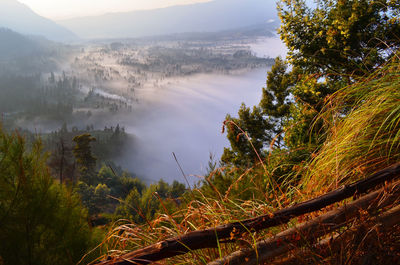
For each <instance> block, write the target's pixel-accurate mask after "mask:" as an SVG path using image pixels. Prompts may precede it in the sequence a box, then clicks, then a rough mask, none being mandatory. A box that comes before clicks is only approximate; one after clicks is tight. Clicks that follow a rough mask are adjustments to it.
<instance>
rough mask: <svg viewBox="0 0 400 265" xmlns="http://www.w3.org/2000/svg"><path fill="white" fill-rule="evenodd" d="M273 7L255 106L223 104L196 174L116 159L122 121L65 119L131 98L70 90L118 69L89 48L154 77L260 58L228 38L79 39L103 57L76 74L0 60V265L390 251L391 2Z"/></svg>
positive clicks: (393, 230)
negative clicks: (137, 169) (203, 42)
mask: <svg viewBox="0 0 400 265" xmlns="http://www.w3.org/2000/svg"><path fill="white" fill-rule="evenodd" d="M277 8H278V12H279V17H280V20H281V25H280V27H279V29H278V34H279V36H280V38H281V39H282V41H283V42H284V43H285V44H286V46H287V48H288V50H289V52H288V54H287V57H286V58H281V57H277V58H275V60H273V65H272V67H271V69H270V70H269V71H268V74H267V80H266V84H265V87H264V88H260V94H262V96H261V100H260V102H259V104H258V105H256V106H246V105H245V104H242V106H241V107H240V109H239V110H238V113H237V115H227V116H226V118H225V121H224V123H223V126H222V127H223V128H222V131H223V133H225V134H226V137H227V139H228V140H229V145H230V146H229V147H227V148H225V150H224V152H223V155H222V156H221V157H220V158H219V159H217V161H215V160H213V159H210V161H209V163H208V167H207V174H206V175H205V176H204V178H203V179H202V180H200V181H199V182H198V183H196V184H194V185H193V184H191V183H189V182H186V183H184V184H183V183H180V182H178V181H174V182H173V183H168V182H166V181H164V180H162V179H161V180H159V181H158V182H157V183H153V184H151V185H149V184H148V183H146V182H145V181H143V179H141V178H140V176H136V175H135V173H134V172H127V171H125V170H124V169H122V168H121V167H119V166H118V165H117V164H115V163H114V162H113V160H114V159H115V157H116V156H118V153H119V152H120V151H121V150H123V148H124V146H126V143H127V142H128V141H130V140H131V136H130V135H129V134H128V133H126V131H125V128H124V126H123V124H121V125H120V124H112V125H109V126H107V127H105V128H104V129H103V128H102V129H98V128H95V127H94V126H93V125H92V124H86V125H85V126H86V128H85V126H82V128H80V127H79V126H73V127H71V126H70V127H68V122H71V121H72V120H74V119H76V118H77V117H78V118H79V117H83V116H86V117H87V116H92V115H96V114H95V112H96V111H98V110H103V111H104V110H106V111H107V112H118V111H132V108H130V107H129V104H130V102H126V101H123V100H121V99H120V98H119V97H105V96H104V95H102V94H101V93H97V94H96V89H97V88H98V87H99V86H97V85H92V88H91V89H89V90H88V91H84V92H82V91H83V90H82V89H81V88H82V87H84V86H88V87H91V85H88V84H97V83H96V82H97V81H98V80H100V79H103V81H112V80H110V79H109V78H108V77H107V78H108V79H107V80H104V78H105V77H106V76H107V73H111V75H114V76H117V78H121V79H127V78H126V77H123V74H122V71H121V73H117V72H113V71H112V69H110V68H108V69H107V67H103V68H102V67H100V64H98V63H97V60H103V59H104V58H105V57H106V54H112V53H117V54H119V58H121V60H119V61H118V64H121V65H123V66H124V67H132V68H135V67H136V68H137V69H136V70H135V74H137V75H138V76H142V77H143V79H142V80H141V81H143V80H145V79H146V78H145V77H144V75H142V73H141V71H143V69H144V68H145V71H147V72H146V74H148V75H149V76H153V77H154V74H155V75H156V78H165V77H166V76H167V75H168V73H172V74H177V75H181V74H185V73H186V72H185V71H186V70H184V69H182V68H179V66H181V65H185V64H188V65H190V66H193V65H196V64H197V63H199V61H203V60H204V61H203V62H202V63H201V64H199V65H200V66H198V68H196V69H195V70H193V71H195V72H196V71H199V72H203V71H207V69H208V68H211V69H215V68H216V69H218V68H219V67H220V63H221V62H220V61H219V60H221V58H222V60H224V62H222V63H221V65H223V67H222V68H223V69H225V70H226V69H228V70H229V67H232V68H233V69H235V68H237V69H240V68H243V67H244V68H246V67H251V65H252V64H255V65H259V64H263V65H268V64H269V63H270V61H271V59H268V58H257V57H256V56H253V55H252V54H251V53H249V52H248V51H246V50H243V49H239V50H236V51H235V52H232V49H231V48H232V47H231V45H228V48H227V49H228V50H229V52H228V54H225V55H224V56H222V55H221V54H223V53H222V52H221V53H219V54H218V55H217V57H218V59H215V58H214V56H215V54H216V53H215V52H216V51H217V50H218V47H213V48H210V50H207V48H204V47H203V48H199V49H194V48H193V46H189V47H187V46H186V48H187V49H182V46H178V47H176V46H174V45H176V43H174V44H173V45H172V46H170V47H168V48H160V47H154V46H147V48H146V50H145V51H146V52H144V53H145V55H143V54H140V52H139V51H135V50H134V48H132V47H134V46H135V45H134V44H130V45H131V46H130V47H129V45H128V44H120V43H114V44H112V45H110V46H109V47H107V49H105V48H104V47H105V46H104V45H100V48H99V47H95V48H93V47H92V50H90V51H82V50H81V49H79V51H78V52H76V51H75V52H76V53H74V56H75V59H74V60H73V64H75V65H76V66H77V67H80V68H81V69H87V71H88V72H90V71H91V70H90V69H91V67H96V69H100V68H102V70H104V69H106V71H100V72H98V71H97V70H96V71H92V75H88V76H87V77H86V78H85V79H82V77H79V76H78V74H77V72H74V73H72V72H71V73H65V72H64V73H53V72H51V74H50V75H49V76H43V75H41V74H34V73H32V74H29V75H21V74H19V75H15V74H14V75H13V74H10V73H4V74H3V75H2V77H1V78H0V86H1V87H5V88H7V89H1V90H0V93H1V94H0V112H2V113H3V115H2V119H1V123H2V126H1V129H0V187H1V189H0V240H1V241H2V242H8V243H7V244H0V264H5V265H8V264H29V265H34V264H38V265H39V264H40V265H45V264H103V265H106V264H107V265H111V264H119V265H122V264H150V263H152V262H155V263H157V264H398V263H399V262H400V233H399V232H400V229H399V220H400V217H399V216H400V215H399V209H398V208H399V207H398V205H399V202H400V197H399V187H400V186H399V185H400V184H399V180H398V177H399V175H400V168H399V162H400V105H399V101H400V52H399V48H400V3H399V2H398V1H394V0H353V1H350V0H341V1H335V0H321V1H317V2H316V3H315V4H314V5H312V6H309V5H307V2H306V1H303V0H280V1H278V4H277ZM0 33H1V32H0ZM191 45H194V44H193V43H192V44H191ZM128 47H129V48H128ZM225 48H226V47H225ZM179 50H180V51H181V52H182V53H180V52H179ZM142 51H143V50H142ZM225 51H226V50H225ZM35 52H36V51H35ZM190 53H191V54H192V56H190V57H187V55H188V54H190ZM77 54H78V55H77ZM156 54H157V56H155V57H154V58H152V55H156ZM193 54H194V56H193ZM52 56H53V55H52ZM74 56H73V57H74ZM135 56H136V57H135ZM144 58H145V59H146V60H144ZM210 58H211V59H210ZM143 65H146V67H144V66H143ZM161 65H163V66H165V65H167V67H161V68H162V69H167V70H168V72H167V73H165V72H162V71H160V69H159V68H157V67H160V66H161ZM143 67H144V68H143ZM139 68H140V69H139ZM189 68H190V67H189ZM108 71H109V72H108ZM96 75H97V79H98V80H97V81H96ZM128 79H129V78H128ZM89 80H90V81H91V82H93V83H90V82H89ZM135 80H136V79H135ZM130 84H131V85H132V84H135V85H137V86H141V84H139V83H136V81H135V82H133V81H132V80H131V83H130ZM27 86H29V87H30V88H31V89H30V92H29V93H26V90H24V88H26V87H27ZM134 89H135V88H133V90H134ZM124 93H125V92H124ZM77 95H78V96H77ZM11 99H12V100H11ZM11 102H14V103H11ZM17 106H24V108H20V107H17ZM38 116H40V117H41V118H43V117H45V119H46V120H56V121H60V120H62V121H64V123H63V124H62V125H61V127H59V128H58V129H56V130H52V131H49V132H47V133H42V134H41V135H40V137H38V135H37V134H36V133H32V132H29V131H27V130H25V129H23V128H18V125H19V124H21V123H22V122H20V123H19V122H18V121H20V120H29V119H33V118H34V117H36V118H37V117H38ZM13 128H17V129H13ZM165 141H168V139H167V136H166V139H165ZM177 164H178V165H179V162H178V161H177ZM179 166H180V165H179ZM182 175H183V176H184V178H186V176H185V173H184V172H183V170H182ZM186 181H187V179H186ZM327 198H328V199H327ZM321 201H322V203H321ZM328 201H329V203H328ZM316 204H318V206H315V205H316Z"/></svg>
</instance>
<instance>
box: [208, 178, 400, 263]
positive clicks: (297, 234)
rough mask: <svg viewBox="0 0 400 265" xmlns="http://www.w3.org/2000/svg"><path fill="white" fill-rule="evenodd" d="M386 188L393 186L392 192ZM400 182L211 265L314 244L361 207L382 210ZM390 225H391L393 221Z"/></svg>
mask: <svg viewBox="0 0 400 265" xmlns="http://www.w3.org/2000/svg"><path fill="white" fill-rule="evenodd" d="M385 190H389V192H388V193H386V192H385ZM399 197H400V182H397V183H395V184H392V185H390V186H389V187H386V188H382V189H380V190H378V191H375V192H372V193H370V194H368V195H365V196H363V197H361V198H359V199H357V200H355V201H353V202H350V203H348V204H346V205H344V206H342V207H339V208H338V209H336V210H332V211H329V212H328V213H325V214H323V215H321V216H318V217H316V218H314V219H312V220H311V221H308V222H305V223H302V224H299V225H297V226H295V227H293V228H290V229H288V230H285V231H283V232H280V233H278V234H277V235H276V236H275V237H272V238H268V239H266V240H263V241H260V242H257V243H256V245H255V248H254V249H250V248H248V249H242V250H239V251H235V252H233V253H231V254H229V255H228V256H226V257H224V258H222V259H218V260H216V261H213V262H210V263H208V265H228V264H229V265H255V264H263V262H266V261H271V260H272V259H273V258H276V257H278V256H280V255H283V254H285V253H287V252H289V251H290V250H292V249H295V248H298V247H300V246H302V245H304V244H310V243H311V244H313V243H315V242H317V240H318V238H320V237H321V236H324V235H327V234H329V233H331V232H333V231H335V230H336V229H338V228H341V227H342V226H344V225H346V224H347V223H348V221H350V220H352V219H353V218H355V217H356V216H358V215H359V211H360V210H368V209H374V210H375V211H377V210H380V209H382V208H384V207H387V206H389V205H392V204H393V203H395V202H396V201H397V203H398V200H399ZM387 215H389V216H390V217H391V219H390V220H389V221H392V220H396V218H397V217H398V215H397V212H396V211H394V213H393V212H390V211H389V212H388V214H387ZM397 220H398V219H397ZM386 225H390V224H389V223H388V224H386Z"/></svg>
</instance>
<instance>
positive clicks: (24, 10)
mask: <svg viewBox="0 0 400 265" xmlns="http://www.w3.org/2000/svg"><path fill="white" fill-rule="evenodd" d="M0 27H5V28H9V29H12V30H14V31H17V32H20V33H22V34H26V35H39V36H43V37H45V38H47V39H50V40H53V41H61V42H63V41H73V40H75V39H76V38H77V37H76V36H75V35H74V34H73V33H72V32H71V31H69V30H67V29H65V28H63V27H62V26H60V25H58V24H57V23H55V22H54V21H51V20H49V19H46V18H44V17H42V16H39V15H38V14H36V13H35V12H33V11H32V10H31V9H30V8H29V7H28V6H26V5H24V4H21V3H20V2H18V1H16V0H0Z"/></svg>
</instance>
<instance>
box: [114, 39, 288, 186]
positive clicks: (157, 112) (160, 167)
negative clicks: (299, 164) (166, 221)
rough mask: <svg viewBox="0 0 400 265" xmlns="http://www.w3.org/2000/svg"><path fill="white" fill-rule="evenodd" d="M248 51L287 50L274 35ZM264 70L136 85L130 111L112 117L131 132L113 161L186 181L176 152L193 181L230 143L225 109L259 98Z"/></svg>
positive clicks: (151, 175)
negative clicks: (129, 141)
mask: <svg viewBox="0 0 400 265" xmlns="http://www.w3.org/2000/svg"><path fill="white" fill-rule="evenodd" d="M252 50H253V52H255V53H257V55H258V56H260V57H264V56H269V57H276V56H285V54H286V48H285V46H284V45H283V44H282V42H281V41H280V40H279V39H275V38H263V39H260V40H259V41H258V42H257V43H255V44H254V45H252ZM267 71H268V69H256V70H252V71H249V72H244V73H237V74H231V75H222V74H221V75H216V74H202V75H196V76H191V77H187V78H179V79H172V80H166V81H164V83H163V84H164V85H161V86H151V87H144V88H142V89H140V90H136V91H135V96H136V97H137V100H138V103H137V104H134V106H135V107H134V110H133V113H132V114H131V115H129V116H123V117H119V118H118V119H115V120H113V123H114V124H115V123H117V122H118V123H120V124H123V125H124V126H125V127H126V129H127V132H129V133H130V134H132V135H134V140H133V142H132V144H131V146H129V147H128V148H127V150H129V151H128V152H126V153H124V154H123V156H122V157H120V158H119V159H118V160H117V163H118V164H120V165H121V166H122V167H123V168H126V169H128V170H130V171H131V172H134V173H135V174H137V175H138V176H139V177H142V178H144V179H145V180H146V181H147V182H149V183H151V182H156V181H158V180H159V179H160V178H163V179H164V180H167V181H169V182H171V181H173V180H178V181H181V182H185V180H184V177H183V176H182V173H181V172H180V170H179V167H178V165H177V163H176V161H175V159H174V157H173V154H172V153H173V152H174V153H175V154H176V156H177V158H178V161H179V163H180V165H181V166H182V168H183V170H184V172H185V174H186V175H187V177H188V180H189V182H190V184H191V185H192V184H193V183H197V182H198V181H199V180H201V179H202V176H203V175H204V174H205V173H206V172H207V165H208V162H209V160H210V154H212V155H213V156H214V158H215V159H216V161H218V160H219V158H220V157H221V155H222V152H223V149H224V147H228V146H229V142H228V140H227V138H226V134H222V124H223V122H224V120H225V116H226V114H231V115H233V116H236V115H237V112H238V110H239V108H240V105H241V104H242V102H243V103H245V104H246V105H247V106H253V105H257V104H258V103H259V101H260V98H261V94H262V88H263V87H265V82H266V75H267Z"/></svg>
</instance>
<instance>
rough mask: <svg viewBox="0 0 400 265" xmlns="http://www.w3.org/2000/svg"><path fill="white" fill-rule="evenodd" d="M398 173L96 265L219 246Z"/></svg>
mask: <svg viewBox="0 0 400 265" xmlns="http://www.w3.org/2000/svg"><path fill="white" fill-rule="evenodd" d="M399 175H400V163H398V164H395V165H393V166H391V167H388V168H386V169H384V170H381V171H379V172H377V173H375V174H373V175H372V176H371V177H369V178H367V179H365V180H361V181H358V182H356V183H353V184H351V185H348V186H344V187H342V188H340V189H337V190H335V191H332V192H329V193H327V194H325V195H323V196H320V197H317V198H315V199H312V200H309V201H306V202H303V203H299V204H297V205H294V206H292V207H289V208H285V209H282V210H279V211H277V212H275V213H274V214H273V215H272V216H270V215H263V216H260V217H256V218H252V219H247V220H244V221H238V222H234V223H230V224H226V225H221V226H217V227H215V228H210V229H205V230H198V231H193V232H189V233H187V234H184V235H181V236H177V237H174V238H170V239H166V240H164V241H161V242H159V243H156V244H153V245H151V246H148V247H146V248H143V249H139V250H136V251H133V252H130V253H128V254H125V255H122V256H120V257H116V258H111V259H109V260H106V261H103V262H100V263H98V264H99V265H112V264H113V265H132V264H135V263H136V264H149V263H151V262H154V261H158V260H163V259H165V258H170V257H174V256H178V255H182V254H185V253H187V252H189V251H192V250H197V249H204V248H216V247H218V243H219V242H217V241H218V240H219V241H220V243H224V242H222V241H223V240H225V243H226V239H230V237H231V233H232V232H233V231H235V233H243V232H246V231H249V230H250V231H260V230H263V229H266V228H269V227H274V226H277V225H281V224H285V223H287V222H289V221H290V220H291V219H292V218H295V217H298V216H301V215H303V214H307V213H310V212H314V211H318V210H321V209H323V208H325V207H326V206H329V205H331V204H334V203H336V202H340V201H342V200H344V199H347V198H350V197H352V196H354V195H355V194H362V193H365V192H367V191H368V190H370V189H373V188H375V187H376V186H378V185H380V184H383V183H384V182H385V181H390V180H393V179H395V178H397V177H398V176H399Z"/></svg>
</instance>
